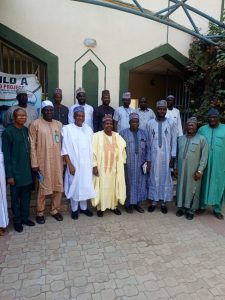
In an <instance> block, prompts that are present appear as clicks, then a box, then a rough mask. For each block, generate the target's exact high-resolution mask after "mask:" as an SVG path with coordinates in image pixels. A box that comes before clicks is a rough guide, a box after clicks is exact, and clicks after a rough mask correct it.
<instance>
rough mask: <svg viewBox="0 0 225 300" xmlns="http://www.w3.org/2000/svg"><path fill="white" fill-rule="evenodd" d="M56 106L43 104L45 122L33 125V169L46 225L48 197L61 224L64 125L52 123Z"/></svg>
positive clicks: (39, 214)
mask: <svg viewBox="0 0 225 300" xmlns="http://www.w3.org/2000/svg"><path fill="white" fill-rule="evenodd" d="M53 110H54V106H53V104H52V102H51V101H49V100H46V101H43V102H42V111H41V112H42V115H43V119H38V120H36V121H34V122H32V123H31V124H30V127H29V135H30V142H31V166H32V168H33V171H34V173H35V174H36V175H37V176H38V178H39V188H38V195H37V216H36V221H37V223H39V224H44V223H45V217H44V213H45V198H46V196H50V197H51V198H52V204H51V210H50V214H51V215H52V216H53V217H54V218H55V219H56V220H57V221H62V220H63V217H62V215H61V214H60V206H61V198H62V192H63V160H62V157H61V129H62V123H61V122H59V121H56V120H53Z"/></svg>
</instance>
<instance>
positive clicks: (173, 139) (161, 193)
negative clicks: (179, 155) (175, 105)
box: [146, 100, 177, 214]
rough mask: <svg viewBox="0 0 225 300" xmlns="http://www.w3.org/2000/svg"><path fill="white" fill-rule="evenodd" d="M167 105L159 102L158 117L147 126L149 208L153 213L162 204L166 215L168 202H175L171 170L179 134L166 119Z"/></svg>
mask: <svg viewBox="0 0 225 300" xmlns="http://www.w3.org/2000/svg"><path fill="white" fill-rule="evenodd" d="M166 110H167V103H166V101H165V100H161V101H158V102H157V116H156V118H155V119H152V120H150V121H149V122H148V124H147V126H146V130H147V136H148V143H149V149H150V151H149V152H150V157H149V159H148V160H149V161H150V174H149V182H148V199H149V200H152V204H151V205H150V207H149V208H148V211H149V212H153V211H154V210H155V208H156V205H157V202H158V201H160V202H161V212H162V213H164V214H166V213H167V211H168V209H167V206H166V202H169V201H172V200H173V180H172V177H171V168H173V165H174V162H175V157H176V146H177V132H176V128H175V123H174V122H173V121H172V120H171V119H168V118H166V117H165V115H166Z"/></svg>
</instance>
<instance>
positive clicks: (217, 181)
mask: <svg viewBox="0 0 225 300" xmlns="http://www.w3.org/2000/svg"><path fill="white" fill-rule="evenodd" d="M198 133H199V134H201V135H203V136H204V137H205V138H206V140H207V143H208V146H209V157H208V164H207V167H206V169H205V172H204V175H203V178H202V187H201V194H200V198H201V202H202V203H203V204H206V205H215V204H222V203H225V125H224V124H220V125H219V126H218V127H217V128H211V127H210V126H209V125H205V126H202V127H201V128H199V130H198Z"/></svg>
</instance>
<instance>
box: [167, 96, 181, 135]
mask: <svg viewBox="0 0 225 300" xmlns="http://www.w3.org/2000/svg"><path fill="white" fill-rule="evenodd" d="M166 102H167V112H166V118H170V119H171V120H173V121H174V123H175V125H176V131H177V137H179V136H182V135H183V128H182V124H181V118H180V111H179V109H177V108H176V107H174V102H175V97H174V96H173V95H169V96H168V97H167V98H166Z"/></svg>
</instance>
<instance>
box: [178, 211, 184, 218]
mask: <svg viewBox="0 0 225 300" xmlns="http://www.w3.org/2000/svg"><path fill="white" fill-rule="evenodd" d="M183 215H184V212H183V210H182V209H178V211H177V212H176V216H177V217H182V216H183Z"/></svg>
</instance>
